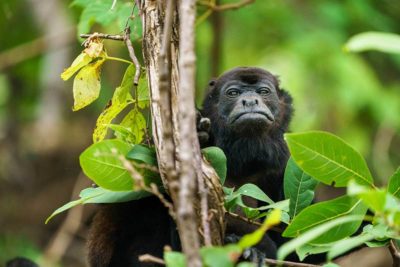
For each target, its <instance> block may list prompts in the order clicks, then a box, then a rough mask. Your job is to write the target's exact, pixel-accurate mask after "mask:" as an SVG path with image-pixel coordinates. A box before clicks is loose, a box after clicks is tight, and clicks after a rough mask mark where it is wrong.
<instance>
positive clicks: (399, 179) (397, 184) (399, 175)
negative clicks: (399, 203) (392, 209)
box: [388, 168, 400, 198]
mask: <svg viewBox="0 0 400 267" xmlns="http://www.w3.org/2000/svg"><path fill="white" fill-rule="evenodd" d="M388 192H389V193H391V194H392V195H393V196H395V197H397V198H400V168H398V169H397V170H396V172H395V173H394V174H393V175H392V177H390V179H389V185H388Z"/></svg>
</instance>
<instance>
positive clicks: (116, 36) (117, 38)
mask: <svg viewBox="0 0 400 267" xmlns="http://www.w3.org/2000/svg"><path fill="white" fill-rule="evenodd" d="M79 36H80V37H81V38H93V37H97V38H100V39H109V40H114V41H124V40H125V39H124V36H123V35H119V34H106V33H98V32H95V33H92V34H89V33H83V34H80V35H79Z"/></svg>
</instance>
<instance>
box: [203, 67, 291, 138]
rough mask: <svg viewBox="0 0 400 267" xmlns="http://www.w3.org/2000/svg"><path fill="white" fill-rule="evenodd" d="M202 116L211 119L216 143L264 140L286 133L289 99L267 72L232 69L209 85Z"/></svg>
mask: <svg viewBox="0 0 400 267" xmlns="http://www.w3.org/2000/svg"><path fill="white" fill-rule="evenodd" d="M202 114H203V115H204V116H206V117H208V118H210V120H211V128H212V134H213V137H214V139H215V140H220V139H223V138H226V134H229V133H233V134H234V136H233V137H234V138H237V137H241V136H243V137H264V134H267V135H270V134H272V133H282V132H284V131H286V129H287V126H288V124H289V121H290V118H291V116H292V98H291V97H290V95H289V94H288V93H287V92H286V91H285V90H282V89H281V88H280V87H279V82H278V79H277V78H276V77H275V76H274V75H272V74H271V73H270V72H268V71H266V70H263V69H260V68H254V67H238V68H235V69H232V70H230V71H228V72H226V73H224V74H223V75H221V76H220V77H219V78H218V79H214V80H212V81H210V83H209V91H208V94H207V96H206V98H205V101H204V103H203V110H202Z"/></svg>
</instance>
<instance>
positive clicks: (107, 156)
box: [79, 139, 134, 191]
mask: <svg viewBox="0 0 400 267" xmlns="http://www.w3.org/2000/svg"><path fill="white" fill-rule="evenodd" d="M131 149H132V146H131V145H129V144H126V143H124V142H122V141H120V140H117V139H114V140H104V141H101V142H98V143H95V144H93V145H91V146H90V147H88V148H87V149H86V150H85V151H84V152H83V153H82V154H81V155H80V157H79V161H80V164H81V167H82V170H83V172H84V173H85V174H86V176H88V177H89V178H90V179H92V180H93V181H94V182H95V183H96V184H97V185H99V186H101V187H103V188H105V189H109V190H112V191H125V190H133V189H134V188H133V181H132V177H131V175H130V174H129V172H128V171H127V170H126V169H125V167H124V166H123V162H122V161H121V157H125V155H126V154H127V153H128V152H129V151H130V150H131Z"/></svg>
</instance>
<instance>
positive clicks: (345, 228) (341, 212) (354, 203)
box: [282, 196, 367, 244]
mask: <svg viewBox="0 0 400 267" xmlns="http://www.w3.org/2000/svg"><path fill="white" fill-rule="evenodd" d="M366 211H367V207H366V206H365V205H364V204H363V203H362V201H361V200H358V199H356V198H354V197H350V196H342V197H339V198H336V199H333V200H329V201H324V202H320V203H317V204H314V205H311V206H309V207H307V208H305V209H304V210H303V211H302V212H300V213H299V214H298V215H297V216H296V217H295V218H294V219H293V221H292V223H291V224H289V226H288V227H287V228H286V230H285V231H284V232H283V234H282V235H283V236H285V237H295V236H298V235H300V234H302V233H305V232H307V231H309V230H310V229H312V228H315V227H317V226H318V225H321V224H324V223H326V222H328V221H331V220H335V219H337V218H340V217H343V216H346V215H358V216H359V217H360V218H361V219H360V220H359V221H352V222H350V223H347V224H343V225H340V226H337V227H334V228H333V229H331V230H329V231H326V232H324V233H323V234H322V235H321V236H319V237H315V239H314V240H312V241H313V242H312V243H313V244H326V243H329V242H333V241H337V240H339V239H342V238H345V237H347V236H349V235H351V234H353V233H355V232H356V231H357V229H358V228H359V227H360V225H361V222H362V218H363V216H364V215H365V213H366ZM310 241H311V240H310Z"/></svg>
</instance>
